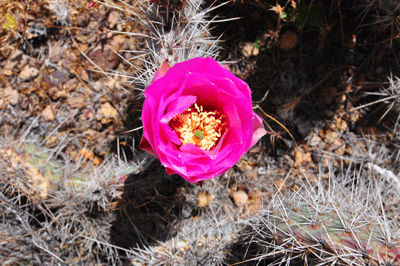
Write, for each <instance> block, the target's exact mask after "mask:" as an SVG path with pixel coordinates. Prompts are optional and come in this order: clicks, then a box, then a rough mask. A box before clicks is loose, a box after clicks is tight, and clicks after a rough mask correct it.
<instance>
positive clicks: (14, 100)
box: [10, 90, 19, 105]
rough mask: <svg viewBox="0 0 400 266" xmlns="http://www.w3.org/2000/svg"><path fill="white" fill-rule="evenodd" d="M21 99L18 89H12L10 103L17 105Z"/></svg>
mask: <svg viewBox="0 0 400 266" xmlns="http://www.w3.org/2000/svg"><path fill="white" fill-rule="evenodd" d="M18 100H19V93H18V91H17V90H12V91H11V93H10V104H12V105H16V104H17V103H18Z"/></svg>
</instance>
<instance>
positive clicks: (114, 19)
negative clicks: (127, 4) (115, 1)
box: [107, 10, 120, 29]
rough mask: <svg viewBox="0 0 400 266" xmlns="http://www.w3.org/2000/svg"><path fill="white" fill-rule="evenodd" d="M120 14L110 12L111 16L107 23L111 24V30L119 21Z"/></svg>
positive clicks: (115, 11)
mask: <svg viewBox="0 0 400 266" xmlns="http://www.w3.org/2000/svg"><path fill="white" fill-rule="evenodd" d="M119 17H120V14H119V11H117V10H113V11H111V12H110V15H109V16H108V18H107V22H108V23H109V27H110V29H112V28H114V27H115V25H116V24H117V22H118V20H119Z"/></svg>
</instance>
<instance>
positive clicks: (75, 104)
mask: <svg viewBox="0 0 400 266" xmlns="http://www.w3.org/2000/svg"><path fill="white" fill-rule="evenodd" d="M67 103H68V105H69V106H71V108H79V109H80V108H82V107H83V106H84V105H86V102H85V98H84V97H83V96H77V97H74V96H72V95H70V96H68V98H67Z"/></svg>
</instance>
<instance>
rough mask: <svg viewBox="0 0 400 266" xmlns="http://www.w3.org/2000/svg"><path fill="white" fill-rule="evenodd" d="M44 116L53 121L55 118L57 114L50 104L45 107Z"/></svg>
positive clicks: (45, 118)
mask: <svg viewBox="0 0 400 266" xmlns="http://www.w3.org/2000/svg"><path fill="white" fill-rule="evenodd" d="M42 118H43V120H44V121H47V122H50V121H53V120H54V119H55V116H54V113H53V110H52V108H51V106H50V104H49V105H47V106H46V108H44V109H43V111H42Z"/></svg>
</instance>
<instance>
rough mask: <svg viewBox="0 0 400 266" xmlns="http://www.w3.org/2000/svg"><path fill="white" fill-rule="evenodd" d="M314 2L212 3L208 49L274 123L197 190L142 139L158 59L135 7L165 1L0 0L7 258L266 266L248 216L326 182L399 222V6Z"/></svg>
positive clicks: (3, 245)
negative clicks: (249, 243)
mask: <svg viewBox="0 0 400 266" xmlns="http://www.w3.org/2000/svg"><path fill="white" fill-rule="evenodd" d="M152 2H154V1H152ZM159 2H160V1H159ZM161 2H162V1H161ZM309 2H310V1H308V2H307V1H305V2H303V1H296V2H295V1H278V2H276V1H259V0H244V1H238V0H236V1H232V2H229V3H227V4H225V5H223V6H220V7H218V8H216V9H214V10H211V9H209V12H208V15H209V18H210V19H211V18H213V17H215V16H217V17H218V18H219V19H226V20H227V21H225V22H218V23H214V24H211V26H210V34H211V35H212V36H215V37H218V36H221V37H220V42H219V45H220V47H221V48H222V49H221V50H220V52H219V54H218V56H217V59H218V60H219V61H221V62H222V61H224V62H230V65H229V67H230V70H231V71H232V72H233V73H235V74H236V75H238V76H239V77H241V78H242V79H244V80H245V81H246V82H247V83H248V84H249V85H250V88H251V89H252V91H253V102H254V108H255V109H256V110H257V113H258V114H259V115H260V116H261V117H262V118H263V119H264V122H265V123H266V128H267V129H268V131H269V132H270V133H269V134H268V135H266V136H265V137H263V139H262V140H260V141H259V143H258V144H257V145H256V146H254V147H253V148H252V149H250V151H249V152H248V154H246V155H245V156H244V157H243V158H242V159H241V160H240V161H239V162H238V163H237V165H235V166H234V167H233V168H232V169H231V170H229V171H228V172H227V173H226V174H224V175H223V176H221V177H218V178H215V179H213V180H209V181H206V182H204V185H203V187H199V186H198V185H196V184H191V183H188V182H186V181H184V180H183V179H182V178H180V177H179V176H168V175H167V174H166V173H165V171H164V169H163V167H162V166H161V165H160V164H159V162H158V161H157V160H154V159H152V158H151V157H150V156H148V155H146V154H145V153H144V152H143V151H141V150H139V149H138V143H139V141H140V139H141V134H142V132H141V129H140V127H141V118H140V115H141V105H142V102H143V97H142V92H143V90H144V89H145V87H144V82H137V81H143V78H141V79H137V78H135V77H138V76H141V75H142V74H143V73H145V74H146V73H147V72H145V71H144V69H146V68H149V66H148V62H149V61H151V60H155V59H154V58H151V57H149V56H148V53H147V52H146V51H148V49H149V47H148V44H149V39H151V38H152V37H154V36H155V35H154V28H153V29H152V28H151V27H149V24H148V21H149V20H150V21H151V20H154V21H155V20H156V19H155V18H154V17H151V16H150V15H149V14H148V13H145V12H144V11H145V10H146V8H147V7H148V6H149V5H153V6H154V5H159V4H161V9H160V10H162V8H163V7H162V6H163V4H165V3H158V2H157V1H155V2H154V3H150V2H146V1H135V0H133V1H125V2H120V1H109V2H104V3H102V2H98V1H94V2H91V1H80V0H79V1H69V0H68V1H44V0H43V1H42V0H39V1H31V0H24V1H15V2H9V1H0V13H1V14H4V15H3V16H1V18H0V25H2V26H1V28H0V40H1V43H2V45H1V47H0V68H1V71H0V134H1V135H0V136H1V141H0V161H1V163H0V167H1V172H2V173H1V175H0V181H1V198H0V203H1V204H0V208H1V210H2V212H3V213H4V214H3V216H2V217H3V221H2V223H1V225H0V250H1V254H2V255H0V261H2V265H25V264H27V263H30V264H31V265H44V264H47V265H58V264H59V265H92V264H93V265H102V264H109V265H122V264H124V263H125V264H124V265H127V264H129V263H131V265H161V264H163V265H216V264H218V263H220V264H222V265H233V264H235V263H241V264H243V265H256V263H257V262H259V261H261V262H262V263H264V264H265V265H267V264H268V263H269V261H268V262H267V261H265V260H263V259H264V258H259V259H258V260H256V262H254V261H253V260H248V257H246V256H245V255H243V254H242V252H240V248H238V245H239V244H238V236H240V232H241V226H242V223H241V222H243V221H250V220H251V219H253V218H255V217H258V216H257V215H258V213H259V211H262V210H267V209H268V207H269V206H271V202H274V199H275V198H276V196H277V195H279V196H281V197H279V199H280V200H281V199H285V198H286V199H289V198H291V197H292V196H293V193H294V194H296V192H298V194H301V193H300V191H303V192H304V191H305V192H304V193H306V194H307V193H308V194H310V193H309V191H310V188H311V187H312V188H313V187H315V186H322V187H323V188H325V189H327V190H328V188H329V186H330V184H331V182H333V181H332V179H335V178H338V179H341V180H345V182H347V183H346V185H344V183H340V184H342V186H350V185H349V184H352V183H353V184H356V185H360V184H362V185H363V186H365V187H364V188H359V189H358V190H357V191H361V192H359V196H360V195H361V196H360V197H361V198H362V197H367V196H365V195H369V194H374V193H372V192H371V189H373V190H374V191H378V192H379V193H377V194H376V195H378V194H379V195H382V196H380V198H379V199H380V200H377V201H376V202H383V203H384V204H381V205H382V206H384V208H383V207H382V206H381V205H379V206H378V207H377V205H371V206H370V205H368V207H369V208H375V207H376V208H377V209H378V210H380V213H382V212H383V213H384V214H385V215H387V217H389V218H390V222H389V223H390V224H392V225H396V223H398V219H399V214H398V211H397V208H398V204H399V198H398V189H399V187H400V186H399V180H398V178H397V176H398V172H399V168H398V166H397V165H398V160H399V158H398V155H399V129H398V125H397V123H398V118H399V115H398V114H399V109H400V105H399V96H398V95H399V93H400V85H399V83H398V80H397V78H396V77H399V76H400V68H399V65H400V64H399V58H400V49H399V48H400V47H399V42H398V34H399V32H400V31H399V28H400V27H399V24H400V22H399V20H398V15H399V14H398V12H399V10H398V9H396V8H394V9H391V8H393V7H392V6H391V4H390V3H389V4H388V3H386V2H385V1H382V2H384V3H386V5H385V6H382V5H383V4H382V5H380V2H379V1H354V3H353V1H352V3H344V2H343V1H336V0H332V1H330V3H329V4H328V3H326V2H320V1H311V3H309ZM181 3H183V5H185V4H188V3H184V1H183V2H182V1H171V3H170V4H171V6H169V7H168V8H170V9H176V10H175V11H173V12H175V13H173V12H172V13H173V14H179V12H182V10H185V6H182V5H181ZM221 3H224V1H219V0H217V1H211V0H210V1H205V2H204V3H203V5H202V8H203V9H204V10H207V8H210V7H215V6H218V5H219V4H221ZM293 3H297V7H293V6H291V5H293ZM378 3H379V4H378ZM175 5H176V6H175ZM157 10H158V9H157ZM172 13H168V12H167V13H160V14H157V13H155V12H153V13H151V14H152V16H157V15H159V16H168V14H172ZM146 14H147V15H146ZM166 14H167V15H166ZM146 16H147V17H146ZM232 18H237V19H232ZM231 19H232V20H231ZM165 20H167V19H165ZM152 25H155V24H154V23H153V24H152ZM168 27H170V25H166V26H165V28H166V29H167V28H168ZM156 37H157V36H156ZM157 64H160V62H155V63H154V65H157ZM153 70H154V69H153ZM153 70H152V71H153ZM150 72H151V71H150ZM141 77H143V75H142V76H141ZM388 77H389V79H388ZM132 129H133V130H134V131H131V132H128V131H129V130H132ZM374 178H376V179H375V180H377V179H379V181H376V182H375V183H374V182H372V181H371V180H374ZM335 182H336V181H335ZM374 184H375V185H377V184H379V186H375V185H374ZM360 186H361V185H360ZM337 187H340V185H337ZM363 193H364V194H363ZM334 194H335V193H333V194H332V195H331V197H332V198H334V200H341V199H339V198H338V197H339V196H337V197H336V198H335V197H334ZM339 194H340V193H339V192H338V193H337V195H339ZM344 194H345V193H344ZM318 195H319V194H318ZM340 195H341V194H340ZM374 195H375V194H374ZM316 198H317V196H316V195H315V196H314V198H313V199H314V200H316ZM355 198H357V197H355ZM275 202H276V200H275ZM368 204H370V203H368ZM272 205H273V204H272ZM381 207H382V208H381ZM385 215H384V216H385ZM389 218H388V219H389ZM393 237H394V238H393V239H392V241H393V242H394V243H398V241H399V240H398V237H399V232H397V233H395V234H394V236H393ZM239 246H240V245H239ZM257 248H259V247H257ZM250 253H251V252H250ZM393 262H397V263H398V261H395V260H394V261H393ZM235 265H236V264H235Z"/></svg>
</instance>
